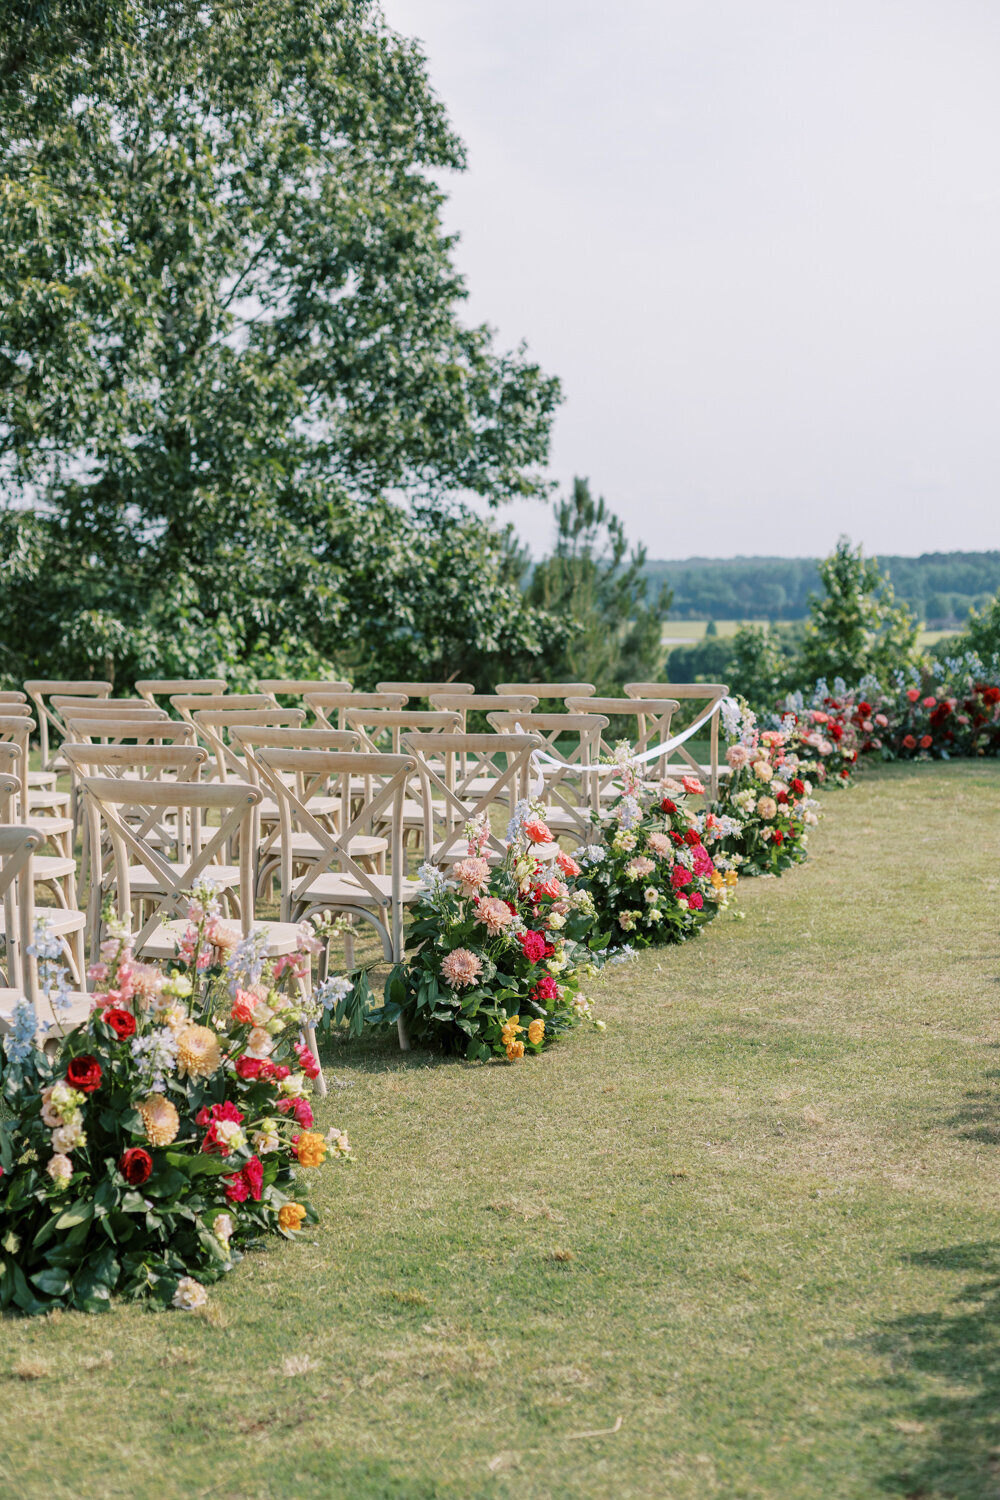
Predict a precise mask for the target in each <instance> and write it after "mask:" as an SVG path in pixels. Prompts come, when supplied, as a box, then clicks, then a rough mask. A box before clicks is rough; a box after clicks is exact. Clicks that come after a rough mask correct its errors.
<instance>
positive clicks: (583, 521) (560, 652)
mask: <svg viewBox="0 0 1000 1500" xmlns="http://www.w3.org/2000/svg"><path fill="white" fill-rule="evenodd" d="M554 513H555V521H556V536H555V543H554V546H553V549H552V553H551V555H550V556H549V557H547V558H546V559H545V560H544V562H541V563H539V564H538V566H537V567H536V568H535V570H534V572H533V573H532V575H531V580H530V582H529V584H528V588H527V596H528V599H529V601H530V603H532V604H533V605H535V606H537V607H539V608H541V609H544V610H545V611H546V612H547V613H548V614H549V615H551V616H554V617H555V618H557V619H566V620H569V619H572V620H573V621H574V622H575V628H574V632H573V634H572V636H571V638H570V639H569V640H568V641H564V640H563V639H560V637H559V636H558V635H556V636H553V637H551V638H550V639H549V640H548V641H547V642H546V643H545V646H544V648H543V653H542V655H543V661H540V662H537V663H536V669H537V670H539V671H540V672H542V673H543V674H544V676H545V677H547V678H548V679H550V680H553V681H556V680H574V681H582V682H592V683H594V685H595V686H596V688H597V691H598V693H609V694H615V693H620V692H621V688H622V683H623V682H627V681H628V680H629V679H631V678H649V677H651V676H654V675H655V674H656V673H658V672H659V670H660V665H661V647H660V636H661V633H662V627H663V620H664V618H665V616H666V614H667V611H668V610H669V608H670V600H671V594H670V590H669V588H667V587H665V586H663V587H660V588H659V589H658V590H657V593H656V595H655V597H654V598H653V600H652V601H650V600H649V599H648V598H647V593H648V584H647V581H646V579H645V577H644V567H645V562H646V550H645V548H644V547H642V546H638V547H634V548H632V549H631V550H629V545H628V540H627V538H626V536H625V527H624V525H623V523H622V521H621V520H620V518H619V517H618V516H616V515H615V514H614V513H613V512H612V511H611V510H610V508H609V507H608V505H607V503H606V502H605V501H604V500H603V499H602V498H596V499H595V497H594V496H593V495H592V494H591V492H590V483H589V481H588V480H586V479H574V481H573V490H572V493H571V494H570V495H569V496H567V498H566V499H565V500H559V501H557V502H556V504H555V506H554ZM543 663H544V664H543Z"/></svg>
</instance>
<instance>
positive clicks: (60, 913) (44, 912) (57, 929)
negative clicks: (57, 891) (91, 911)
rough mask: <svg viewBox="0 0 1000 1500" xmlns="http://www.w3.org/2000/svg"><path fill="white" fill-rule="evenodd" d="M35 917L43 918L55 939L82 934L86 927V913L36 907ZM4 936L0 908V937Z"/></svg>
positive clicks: (59, 907)
mask: <svg viewBox="0 0 1000 1500" xmlns="http://www.w3.org/2000/svg"><path fill="white" fill-rule="evenodd" d="M35 916H36V917H44V918H45V921H46V923H47V925H48V928H49V931H50V932H52V933H54V934H55V936H56V937H65V936H66V935H67V933H70V932H82V931H83V929H84V928H85V927H86V925H87V914H86V912H82V911H64V910H63V908H62V907H61V906H36V907H35ZM5 936H6V926H5V919H4V912H3V908H2V907H0V937H5Z"/></svg>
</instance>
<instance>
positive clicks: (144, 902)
mask: <svg viewBox="0 0 1000 1500" xmlns="http://www.w3.org/2000/svg"><path fill="white" fill-rule="evenodd" d="M83 792H84V799H85V802H86V805H87V808H88V816H89V818H90V822H91V835H90V839H91V848H92V850H94V851H95V853H94V859H95V879H96V878H98V872H97V870H96V860H97V851H99V850H101V849H102V848H103V841H102V825H103V827H104V828H106V829H107V831H108V835H109V839H110V843H111V848H112V851H113V857H114V886H115V891H116V895H117V904H118V912H119V915H120V916H124V914H125V913H129V914H130V915H131V916H132V920H133V923H136V922H138V924H139V930H138V932H137V933H136V936H135V939H134V949H135V952H136V954H138V955H140V956H142V957H145V958H150V959H159V960H161V961H168V962H169V961H170V960H171V959H172V958H174V957H175V956H176V951H177V946H178V943H179V942H180V940H181V938H182V937H183V935H184V933H185V931H186V930H187V927H188V925H189V924H188V920H187V908H188V896H189V893H190V891H191V889H192V887H193V886H194V885H195V883H196V882H197V881H198V880H199V879H201V878H205V879H209V880H212V881H215V880H216V879H217V873H216V872H217V871H219V870H220V869H223V868H225V867H224V866H221V865H220V864H219V863H217V860H216V856H219V855H221V854H222V853H223V851H224V850H225V849H226V847H227V846H229V845H235V846H236V847H237V848H238V849H239V852H240V864H239V870H238V874H237V879H236V880H235V881H234V882H230V883H228V884H227V886H226V887H224V888H223V889H221V890H220V900H222V901H227V900H228V902H229V903H230V904H233V903H235V904H236V906H237V908H238V917H239V922H240V929H241V932H242V935H243V937H249V936H250V933H251V931H259V930H261V929H263V930H264V932H265V933H266V935H267V954H268V957H269V958H281V957H283V956H286V955H288V954H290V953H296V952H298V951H299V949H300V947H301V942H302V935H301V933H300V931H299V927H298V924H297V923H296V924H292V923H288V922H272V921H262V920H259V919H258V918H256V917H255V915H254V875H253V812H254V808H255V807H257V805H258V804H259V803H260V800H261V793H260V791H259V789H258V788H257V787H254V786H250V785H248V784H246V783H241V782H236V781H229V782H225V783H223V784H221V785H219V784H217V783H214V782H182V781H175V782H156V781H149V780H139V779H135V778H131V777H124V776H122V777H100V776H88V777H85V778H84V781H83ZM136 807H140V808H143V809H145V811H146V813H147V821H150V820H152V821H155V820H156V818H157V815H158V814H160V813H162V811H163V810H165V809H167V808H173V809H176V810H177V813H178V820H179V821H181V819H182V818H183V817H184V816H185V815H187V816H188V817H189V818H190V821H191V822H192V823H193V824H194V825H195V827H196V828H197V827H198V826H199V825H200V826H202V827H204V831H205V833H206V834H207V835H208V837H205V838H198V837H195V838H193V839H192V840H191V842H190V846H189V847H188V849H187V850H186V853H185V855H184V857H183V858H181V859H179V860H177V861H167V860H165V859H164V858H163V856H162V854H161V853H160V851H159V850H158V849H157V848H156V847H155V845H154V844H152V843H150V841H149V840H148V839H147V838H145V837H144V836H143V832H142V829H141V828H139V829H136V828H133V827H132V825H131V824H130V823H129V822H128V820H127V818H126V817H125V816H123V810H124V809H134V808H136ZM212 816H215V817H218V819H219V822H218V825H217V826H214V825H213V826H211V827H206V826H205V825H207V822H208V819H209V817H212ZM133 861H135V863H133ZM142 871H145V878H144V879H142V880H141V881H137V880H136V875H137V873H139V874H141V872H142ZM100 876H101V878H102V881H103V871H102V872H100ZM137 909H138V915H136V911H137ZM99 936H100V932H99V931H98V938H99ZM299 985H300V988H301V989H302V992H303V994H304V995H308V994H309V993H310V990H311V971H310V973H307V974H306V975H304V976H303V977H302V978H301V979H300V980H299ZM304 1035H305V1038H306V1042H307V1044H308V1046H309V1048H310V1050H311V1051H312V1054H313V1056H314V1057H315V1058H316V1061H317V1064H318V1062H319V1052H318V1050H317V1046H316V1037H315V1032H314V1030H313V1028H312V1026H308V1027H306V1028H305V1029H304ZM316 1089H317V1092H318V1093H320V1094H321V1095H323V1094H325V1093H326V1081H325V1079H324V1078H323V1074H322V1070H320V1073H319V1076H318V1077H317V1079H316Z"/></svg>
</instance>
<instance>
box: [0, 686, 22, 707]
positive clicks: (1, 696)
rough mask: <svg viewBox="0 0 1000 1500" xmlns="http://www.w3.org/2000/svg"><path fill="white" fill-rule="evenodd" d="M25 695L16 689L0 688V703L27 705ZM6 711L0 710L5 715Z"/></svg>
mask: <svg viewBox="0 0 1000 1500" xmlns="http://www.w3.org/2000/svg"><path fill="white" fill-rule="evenodd" d="M27 701H28V695H27V693H22V692H21V691H20V690H19V689H18V688H0V703H27ZM5 712H6V709H0V713H5Z"/></svg>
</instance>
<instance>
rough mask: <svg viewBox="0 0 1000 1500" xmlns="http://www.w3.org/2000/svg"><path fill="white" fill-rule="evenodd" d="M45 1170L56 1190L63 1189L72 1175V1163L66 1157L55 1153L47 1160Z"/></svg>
mask: <svg viewBox="0 0 1000 1500" xmlns="http://www.w3.org/2000/svg"><path fill="white" fill-rule="evenodd" d="M45 1170H46V1172H48V1174H49V1176H50V1177H51V1178H52V1181H53V1182H54V1183H55V1185H56V1187H57V1188H64V1187H66V1185H67V1184H68V1182H69V1180H70V1178H71V1177H72V1175H73V1163H72V1162H71V1161H70V1159H69V1157H68V1156H63V1155H62V1153H61V1152H57V1154H56V1155H55V1156H52V1157H50V1158H49V1162H48V1165H47V1166H46V1168H45Z"/></svg>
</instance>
